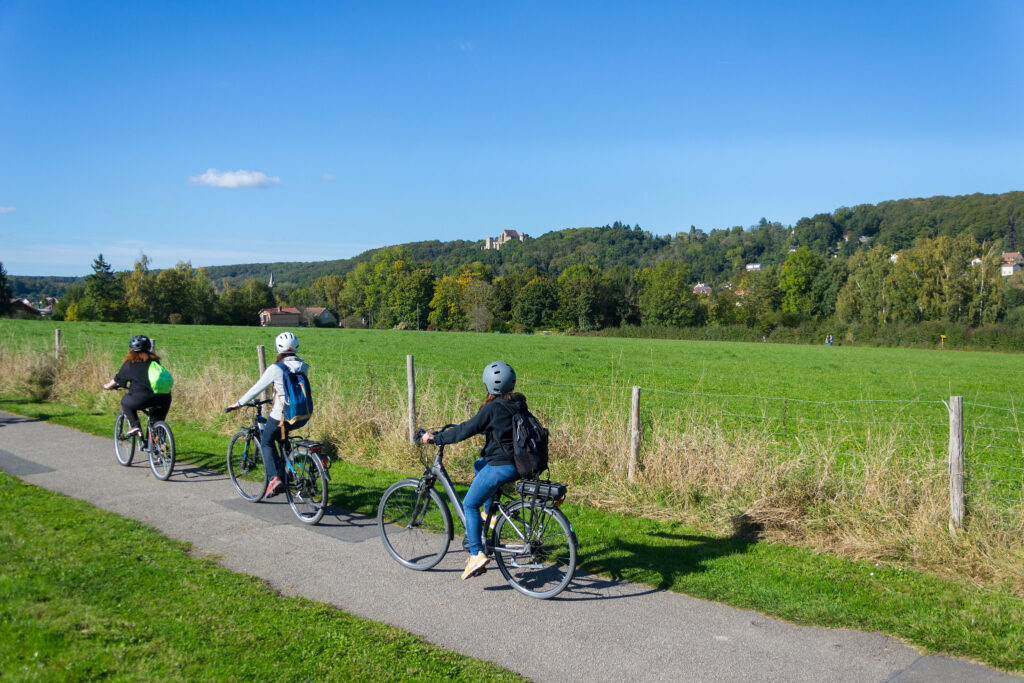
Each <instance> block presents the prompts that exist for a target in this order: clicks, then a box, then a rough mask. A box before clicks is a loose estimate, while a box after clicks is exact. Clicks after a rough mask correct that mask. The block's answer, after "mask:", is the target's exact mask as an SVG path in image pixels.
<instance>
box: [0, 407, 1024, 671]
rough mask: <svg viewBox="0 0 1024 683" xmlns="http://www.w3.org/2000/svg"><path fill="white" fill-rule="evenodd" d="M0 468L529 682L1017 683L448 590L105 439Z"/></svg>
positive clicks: (749, 617) (573, 592) (728, 624)
mask: <svg viewBox="0 0 1024 683" xmlns="http://www.w3.org/2000/svg"><path fill="white" fill-rule="evenodd" d="M111 424H113V418H111ZM226 445H227V439H225V448H226ZM179 450H182V446H181V445H180V444H179ZM143 455H144V454H143ZM0 469H3V470H6V471H7V472H10V473H11V474H14V475H16V476H18V477H20V478H21V479H23V480H25V481H28V482H31V483H32V484H36V485H38V486H42V487H44V488H47V489H52V490H54V491H60V492H62V493H64V494H66V495H69V496H74V497H76V498H81V499H83V500H87V501H89V502H90V503H92V504H93V505H95V506H97V507H99V508H103V509H105V510H110V511H112V512H116V513H118V514H120V515H124V516H125V517H131V518H134V519H137V520H139V521H142V522H144V523H146V524H149V525H151V526H153V527H155V528H157V529H159V530H160V531H161V532H163V533H164V534H165V535H167V536H170V537H172V538H177V539H181V540H184V541H188V542H189V543H191V544H192V547H193V552H194V554H196V555H200V556H209V557H213V558H216V559H217V560H218V561H219V562H220V563H221V564H222V565H223V566H225V567H227V568H229V569H231V570H234V571H238V572H244V573H246V574H251V575H254V576H258V577H260V578H262V579H264V580H265V581H267V583H268V584H270V585H271V586H272V587H273V588H275V589H277V590H278V591H280V592H281V593H282V594H285V595H299V596H303V597H306V598H310V599H312V600H318V601H321V602H326V603H330V604H333V605H336V606H337V607H338V608H340V609H343V610H345V611H347V612H350V613H352V614H357V615H359V616H362V617H367V618H369V619H375V620H377V621H383V622H387V623H389V624H393V625H395V626H398V627H400V628H403V629H406V630H407V631H410V632H412V633H415V634H418V635H420V636H422V637H423V638H425V639H427V640H429V641H431V642H433V643H436V644H438V645H440V646H442V647H445V648H448V649H451V650H454V651H457V652H461V653H464V654H467V655H472V656H474V657H479V658H481V659H487V660H490V661H493V662H497V663H498V664H500V665H502V666H504V667H507V668H509V669H511V670H513V671H517V672H519V673H521V674H523V675H524V676H527V677H528V678H531V679H534V680H537V681H815V682H817V681H901V682H909V681H915V682H916V681H950V682H951V681H972V682H973V681H1011V680H1012V681H1024V677H1016V676H1010V675H1007V674H1004V673H1000V672H998V671H995V670H993V669H990V668H987V667H985V666H982V665H979V664H975V663H972V662H968V661H964V660H960V659H955V658H951V657H944V656H922V655H921V654H920V653H919V652H918V651H917V650H916V649H914V648H913V647H911V646H908V645H906V644H905V643H903V642H902V641H900V640H898V639H896V638H891V637H888V636H884V635H880V634H877V633H862V632H858V631H847V630H836V629H824V628H811V627H805V626H795V625H793V624H788V623H785V622H782V621H778V620H776V619H773V618H770V617H766V616H764V615H761V614H758V613H757V612H751V611H748V610H742V609H734V608H732V607H727V606H724V605H719V604H717V603H713V602H707V601H704V600H698V599H694V598H690V597H687V596H685V595H679V594H676V593H669V592H665V591H661V590H657V589H654V588H651V587H649V586H643V585H638V584H632V583H628V582H625V581H616V580H612V579H608V578H605V577H600V576H586V575H584V576H577V578H576V579H575V580H574V582H573V583H572V584H570V586H569V587H568V588H567V589H566V591H565V592H563V593H562V594H561V595H560V596H558V597H557V598H555V599H553V600H535V599H531V598H528V597H526V596H524V595H521V594H519V593H518V592H516V591H515V590H513V589H512V588H511V587H510V586H509V585H508V583H507V582H505V581H504V579H502V577H501V574H500V572H498V571H497V570H496V569H493V564H492V570H491V571H488V572H487V573H486V574H484V575H483V576H480V577H477V578H474V579H471V580H467V581H461V580H460V579H459V574H460V571H461V569H462V566H463V565H464V563H465V559H466V556H465V553H464V552H463V551H462V550H461V539H459V538H456V539H455V541H454V542H453V543H452V550H451V551H450V552H449V554H448V556H447V557H445V559H444V560H443V561H442V562H441V564H440V565H438V567H436V568H435V569H433V570H431V571H427V572H415V571H410V570H407V569H404V568H402V567H401V566H399V565H398V564H397V563H396V562H394V561H393V560H392V559H391V558H390V556H389V555H387V553H386V552H385V550H384V548H383V546H382V544H381V542H380V540H379V539H378V537H377V526H376V521H375V520H374V519H370V518H367V517H363V516H361V515H356V514H350V513H348V512H345V511H343V510H336V509H335V510H329V511H328V513H327V515H326V516H325V517H324V519H323V521H322V522H321V523H320V525H318V526H315V527H307V526H305V525H302V524H300V523H299V521H298V520H297V519H296V518H295V516H294V515H293V514H292V512H291V509H290V508H289V507H288V504H287V503H286V502H285V500H284V496H280V497H279V498H275V499H273V500H270V501H266V502H262V503H255V504H254V503H248V502H246V501H244V500H242V499H241V498H240V497H239V496H238V495H237V494H236V493H235V490H234V488H233V487H232V485H231V481H230V479H228V477H227V476H226V475H223V474H220V473H218V472H212V471H209V470H204V469H199V468H196V467H192V466H189V465H188V464H187V463H179V464H178V465H177V466H176V467H175V471H174V474H173V475H172V476H171V478H170V480H168V481H166V482H160V481H158V480H156V479H155V478H154V477H153V475H152V473H151V472H150V470H149V466H148V462H147V461H146V460H145V459H144V458H143V459H141V460H140V459H139V458H138V454H136V461H135V463H134V464H133V465H132V466H131V467H120V466H119V465H118V464H117V463H116V461H115V460H114V452H113V443H112V441H111V439H104V438H99V437H95V436H90V435H86V434H83V433H81V432H77V431H74V430H72V429H68V428H65V427H60V426H57V425H51V424H46V423H44V422H39V421H36V420H32V419H29V418H23V417H18V416H14V415H9V414H6V413H0ZM581 543H582V544H585V543H586V539H585V538H584V539H581Z"/></svg>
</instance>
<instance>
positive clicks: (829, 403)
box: [0, 320, 1024, 497]
mask: <svg viewBox="0 0 1024 683" xmlns="http://www.w3.org/2000/svg"><path fill="white" fill-rule="evenodd" d="M57 327H60V328H61V331H62V335H63V344H64V347H65V349H66V352H67V353H68V354H69V355H71V356H74V355H75V354H82V353H85V352H92V353H98V354H99V355H101V356H104V357H109V359H110V363H111V372H113V370H114V368H116V366H117V363H118V361H119V359H120V357H121V355H123V350H124V348H125V346H126V343H127V342H126V340H127V338H128V337H129V336H131V335H132V334H134V333H145V334H148V335H150V336H152V337H154V338H155V339H156V340H157V345H158V351H159V352H160V353H161V355H163V356H164V358H165V360H166V361H167V363H166V364H167V365H168V366H169V367H170V368H172V370H174V369H176V368H177V369H180V368H182V367H188V368H201V367H203V366H205V365H209V364H214V365H218V366H230V367H234V368H242V369H246V370H247V371H250V372H251V373H252V374H255V368H256V352H255V348H256V346H257V345H258V344H264V345H266V346H267V347H268V348H269V349H270V351H269V353H270V354H271V355H272V353H273V348H272V345H273V338H274V336H275V334H276V331H275V330H266V329H261V328H251V327H216V326H208V327H192V326H173V325H128V324H118V323H56V322H51V321H47V322H39V321H17V320H4V321H2V322H0V348H26V349H28V348H31V349H43V350H46V349H52V348H53V344H54V341H53V338H54V332H53V331H54V329H55V328H57ZM301 340H302V354H301V355H302V356H303V358H305V359H306V360H307V361H308V362H309V363H310V364H311V365H312V367H313V369H314V373H316V374H315V376H314V378H316V376H319V377H324V376H330V377H331V378H332V379H333V380H335V381H336V383H337V384H338V386H340V387H342V389H343V391H345V392H347V397H356V396H361V394H362V393H363V391H364V389H365V387H366V386H367V385H368V384H375V385H385V386H386V387H387V388H388V395H389V396H392V397H394V398H395V399H396V400H397V399H398V398H399V397H401V400H404V388H405V357H406V355H407V354H412V355H414V356H415V359H416V374H417V383H418V385H419V387H420V390H423V388H425V387H429V388H433V389H439V390H441V391H445V392H448V393H451V394H455V393H457V392H461V394H462V395H464V396H466V397H467V400H468V398H472V399H473V400H480V399H482V396H483V394H482V390H481V384H480V379H479V376H480V370H481V369H482V368H483V366H484V365H485V364H486V363H488V362H490V361H492V360H495V359H502V360H506V361H507V362H509V363H511V364H512V365H513V366H514V367H515V368H516V370H517V372H518V374H519V377H520V380H519V384H518V388H519V389H520V390H521V391H523V392H525V393H526V394H527V395H528V396H529V397H530V402H531V407H532V408H533V409H534V411H535V412H537V413H538V414H540V415H542V416H544V417H545V418H546V419H548V420H550V421H559V420H563V421H567V422H570V423H571V422H580V421H592V420H593V419H594V417H595V415H602V416H611V417H612V419H617V420H619V421H620V422H621V423H622V425H623V427H622V438H623V440H625V438H626V434H625V425H626V422H627V420H628V414H629V401H630V392H631V388H632V386H633V385H638V386H641V387H642V388H643V399H642V409H643V414H644V419H645V420H646V421H647V422H648V423H649V426H651V427H653V428H655V429H656V428H660V427H661V426H663V425H671V424H672V423H673V422H676V421H678V420H680V419H686V418H688V417H690V416H692V414H693V413H694V412H697V413H700V414H702V415H707V416H710V417H712V418H714V419H716V420H718V421H719V422H720V423H721V424H723V425H726V426H729V427H735V428H738V429H759V428H763V427H765V426H767V428H768V429H769V430H770V431H771V433H772V435H773V437H774V438H776V439H777V440H779V441H780V442H782V443H785V442H788V441H793V440H794V439H797V438H801V437H807V436H818V437H821V438H835V437H837V436H841V437H843V438H842V443H843V445H844V447H846V446H848V447H849V450H850V454H849V455H851V457H852V456H854V455H855V454H856V451H857V447H858V445H859V444H860V443H861V441H860V440H861V438H862V437H863V436H864V435H865V434H868V433H871V432H874V433H878V432H879V431H881V430H884V429H887V428H889V427H891V426H893V425H895V426H896V427H897V432H898V436H897V438H899V439H903V440H905V441H906V443H907V449H906V450H907V451H913V452H914V453H915V457H920V455H921V454H925V455H926V457H933V458H936V459H944V458H945V454H946V451H947V445H948V414H947V411H946V407H945V406H944V405H943V403H942V402H943V401H947V400H948V399H949V397H950V396H951V395H959V396H963V397H964V401H965V406H966V407H965V432H966V434H965V438H966V442H967V448H968V465H969V467H972V466H973V467H974V468H975V469H974V470H973V471H971V470H969V475H970V474H975V475H976V476H977V477H978V478H985V479H989V480H1000V481H1002V480H1004V479H1008V480H1009V482H1010V483H1009V487H1008V490H1009V491H1011V492H1012V491H1015V490H1018V489H1019V488H1020V485H1021V484H1024V469H1020V464H1021V456H1022V454H1024V435H1022V432H1021V430H1020V427H1019V425H1018V424H1017V418H1018V416H1017V412H1016V407H1017V403H1019V401H1020V389H1019V388H1020V387H1021V386H1024V363H1022V362H1020V357H1019V356H1015V355H1010V354H1000V353H982V352H953V351H929V350H910V349H873V348H859V347H825V346H796V345H778V344H751V343H741V342H691V341H675V340H639V339H615V338H597V337H560V336H547V335H497V334H491V335H487V334H472V333H436V332H404V331H403V332H398V331H381V330H343V329H304V330H301ZM244 388H245V387H238V391H239V393H240V392H241V390H243V389H244ZM477 397H479V398H477ZM444 417H447V418H450V419H455V420H458V419H464V418H465V416H464V415H455V416H444ZM436 419H442V417H440V416H439V417H437V418H436ZM1015 467H1017V468H1018V469H1014V468H1015ZM1018 497H1019V496H1018Z"/></svg>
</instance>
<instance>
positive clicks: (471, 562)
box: [462, 552, 491, 579]
mask: <svg viewBox="0 0 1024 683" xmlns="http://www.w3.org/2000/svg"><path fill="white" fill-rule="evenodd" d="M490 561H491V558H489V557H487V554H486V553H482V552H481V553H477V554H476V555H470V556H469V559H468V560H466V568H465V569H464V570H462V578H463V579H468V578H469V577H471V576H476V575H477V573H482V572H480V570H481V569H484V568H485V567H486V566H487V563H488V562H490Z"/></svg>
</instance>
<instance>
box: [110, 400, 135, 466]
mask: <svg viewBox="0 0 1024 683" xmlns="http://www.w3.org/2000/svg"><path fill="white" fill-rule="evenodd" d="M128 429H129V426H128V416H126V415H125V414H124V413H121V414H120V415H118V416H117V419H116V420H114V455H115V456H116V457H117V461H118V462H119V463H121V464H122V465H124V466H125V467H128V465H131V464H132V458H133V457H135V437H134V436H128V435H127V434H128Z"/></svg>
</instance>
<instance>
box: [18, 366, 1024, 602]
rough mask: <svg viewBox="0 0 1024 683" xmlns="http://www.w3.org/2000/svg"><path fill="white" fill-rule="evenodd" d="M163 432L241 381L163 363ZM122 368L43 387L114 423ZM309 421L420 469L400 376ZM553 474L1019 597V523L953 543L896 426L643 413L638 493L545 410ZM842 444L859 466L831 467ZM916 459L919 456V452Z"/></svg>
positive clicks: (577, 405)
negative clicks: (810, 427) (805, 426)
mask: <svg viewBox="0 0 1024 683" xmlns="http://www.w3.org/2000/svg"><path fill="white" fill-rule="evenodd" d="M34 358H35V357H34V356H33V355H32V353H31V351H29V350H27V349H13V350H12V349H2V348H0V392H3V393H6V394H12V393H15V394H23V392H24V390H25V386H26V384H25V383H26V382H27V381H29V375H30V374H31V372H33V368H36V367H38V363H40V362H41V361H38V360H35V359H34ZM164 360H165V364H166V365H167V366H168V367H171V368H172V369H173V371H174V376H175V389H174V405H173V407H172V413H171V419H172V420H173V421H186V422H191V423H193V424H195V425H197V426H198V427H200V428H202V429H204V430H209V431H215V432H219V433H222V434H224V435H225V437H226V436H227V435H228V434H230V433H231V432H233V431H234V430H235V429H237V427H238V422H237V418H236V417H235V418H232V417H225V416H224V414H223V408H224V406H226V405H228V404H229V403H231V402H233V401H234V400H235V399H237V398H238V396H240V395H241V394H242V393H243V392H244V391H245V390H246V389H247V388H248V387H249V386H250V384H251V382H252V381H254V379H255V376H254V375H255V372H254V371H253V370H252V369H250V370H248V371H247V370H246V369H245V368H243V367H240V365H239V364H236V363H233V362H231V361H230V360H227V359H216V358H215V359H210V360H209V361H208V362H205V363H203V364H195V363H185V362H182V363H180V364H175V363H174V359H173V357H167V358H165V359H164ZM119 363H120V358H119V357H116V356H114V355H112V354H110V353H108V352H103V351H100V350H96V349H92V350H89V351H87V352H85V353H82V354H81V355H78V356H75V357H73V358H66V359H64V361H63V362H62V363H61V365H60V367H59V368H58V369H57V371H56V373H55V374H54V376H53V381H52V390H51V396H52V398H53V399H54V400H58V401H62V402H66V403H69V404H72V405H76V406H80V407H83V408H89V409H102V410H109V411H110V412H111V413H112V414H113V413H114V412H116V410H117V401H118V400H119V395H118V394H117V393H116V392H104V391H102V390H101V389H100V386H101V385H102V383H103V382H104V381H106V380H107V379H108V378H109V377H110V376H112V374H113V373H114V371H115V370H116V368H117V367H118V366H119ZM312 381H313V388H314V397H315V400H316V414H315V417H314V419H313V421H312V422H311V423H310V426H309V428H308V429H307V436H309V437H310V438H315V439H318V440H322V441H325V442H327V443H328V444H331V445H332V446H333V448H334V449H335V450H336V452H337V453H338V455H339V456H340V457H342V458H345V459H348V460H351V461H355V462H358V463H361V464H365V465H368V466H371V467H375V468H383V469H389V470H394V471H400V472H408V473H409V474H410V475H413V474H417V473H418V467H419V465H418V462H419V461H418V457H417V454H416V451H415V449H414V448H413V447H411V446H409V444H408V442H407V439H408V426H407V423H406V419H407V417H406V416H407V407H406V386H405V383H404V380H403V379H402V378H398V377H396V376H394V375H393V374H392V375H388V374H387V373H377V374H375V373H373V372H372V371H371V372H366V373H365V374H363V375H361V376H360V377H359V378H358V379H357V380H356V381H353V380H352V378H351V377H345V376H343V375H342V374H340V373H328V372H322V373H316V369H315V368H314V373H313V375H312ZM476 389H477V388H476V387H469V386H466V387H461V386H459V387H455V388H453V387H452V386H451V385H450V384H440V383H435V382H434V381H432V380H431V379H430V378H427V380H426V381H425V382H423V383H422V384H421V385H420V386H419V387H418V392H417V399H416V400H417V409H418V422H419V424H421V425H423V426H428V427H436V426H440V425H441V424H444V423H446V422H459V421H462V420H465V419H467V418H468V417H469V416H471V415H472V414H473V413H474V412H475V411H476V409H477V408H478V407H479V405H480V403H481V402H482V400H483V398H484V397H483V395H482V393H481V392H480V391H478V390H476ZM546 410H547V412H545V413H544V414H542V418H543V419H544V421H545V423H546V424H547V426H548V427H549V429H550V430H551V447H552V455H551V461H552V468H551V469H552V476H553V477H555V478H557V479H560V480H563V481H567V482H569V483H570V484H571V485H572V489H571V491H572V493H571V496H572V498H573V499H574V500H575V501H578V502H584V503H587V504H590V505H593V506H595V507H599V508H603V509H609V510H616V511H622V512H628V513H632V514H639V515H643V516H648V517H652V518H659V519H671V520H677V521H682V522H685V523H688V524H691V525H694V526H696V527H698V528H701V529H704V530H707V531H710V532H717V533H729V532H730V530H731V529H733V528H734V526H733V523H734V522H735V520H736V519H737V518H742V519H743V520H745V524H746V526H747V528H751V527H753V528H756V529H758V530H759V531H760V533H761V535H762V537H763V538H764V539H766V540H770V541H777V542H785V543H795V544H799V545H802V546H805V547H809V548H812V549H814V550H817V551H822V552H832V553H837V554H840V555H844V556H848V557H853V558H859V559H870V560H876V561H885V562H893V563H901V564H904V565H906V566H912V567H915V568H919V569H924V570H927V571H931V572H935V573H938V574H941V575H946V576H949V577H957V578H959V579H961V580H962V579H964V578H967V579H968V580H970V581H973V582H975V583H976V584H979V585H988V586H998V587H1000V588H1002V589H1008V590H1011V591H1013V592H1015V593H1016V594H1017V595H1024V543H1022V540H1021V539H1022V538H1024V514H1022V512H1024V510H1021V509H1019V508H1018V509H1014V510H1007V509H1006V508H1005V507H998V506H996V505H994V504H992V503H988V502H985V501H986V499H984V498H981V497H979V498H977V499H974V500H972V502H971V507H970V508H969V518H968V524H967V526H966V528H965V529H962V530H958V531H957V532H956V533H953V532H951V531H950V530H949V528H948V526H947V523H948V519H949V499H948V474H947V471H946V464H945V460H944V459H942V458H937V457H935V454H933V453H927V452H923V451H922V452H920V453H915V452H913V448H912V447H911V448H910V451H909V452H908V446H907V441H908V440H907V439H906V435H905V434H902V433H901V432H900V431H899V428H898V427H892V428H889V429H884V428H882V429H879V428H878V427H875V428H874V429H873V430H872V431H871V433H869V434H855V433H854V432H852V431H850V430H848V429H845V430H844V428H843V427H842V425H837V426H836V429H835V431H834V433H832V434H826V435H825V436H820V435H818V436H810V437H804V436H798V437H797V438H795V439H785V440H780V439H778V438H777V435H776V434H775V433H774V432H772V431H771V429H770V428H769V427H768V426H766V425H762V426H760V427H758V426H756V425H755V426H753V427H749V428H744V429H737V428H735V427H728V428H726V427H725V426H724V425H723V424H721V421H720V420H718V419H716V417H715V416H714V415H710V414H706V413H702V412H701V411H700V410H699V409H694V410H692V411H688V412H687V411H684V412H683V413H679V412H674V413H673V414H671V415H669V414H660V415H649V416H647V418H646V420H645V425H646V432H645V434H644V438H643V446H642V461H641V466H640V468H639V470H638V473H637V477H636V480H635V481H633V482H629V481H628V480H627V476H626V468H627V461H626V454H627V453H628V448H629V447H628V443H627V431H628V430H627V418H626V416H625V415H622V414H619V413H618V412H616V410H615V409H613V408H612V407H611V406H609V405H607V404H606V403H604V402H603V401H601V400H597V399H595V400H587V399H586V398H585V397H584V398H582V399H581V400H577V401H569V400H568V399H567V400H566V401H565V403H564V404H560V405H554V406H552V405H548V406H546ZM851 442H853V443H855V445H856V448H855V450H856V453H857V457H856V458H854V459H852V460H851V459H850V458H849V457H844V458H840V457H839V456H837V455H836V454H837V453H840V452H849V451H850V443H851ZM479 445H480V444H479V443H478V442H477V440H471V441H468V442H466V443H464V444H459V445H457V446H454V447H452V448H451V449H450V450H449V457H448V460H447V461H446V464H447V465H448V466H449V470H450V471H451V472H452V473H453V475H454V476H456V477H457V478H461V479H462V480H464V481H468V480H469V477H470V474H471V472H472V462H473V459H474V458H475V457H476V452H477V450H478V449H479ZM921 448H922V449H923V448H924V446H922V447H921Z"/></svg>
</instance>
